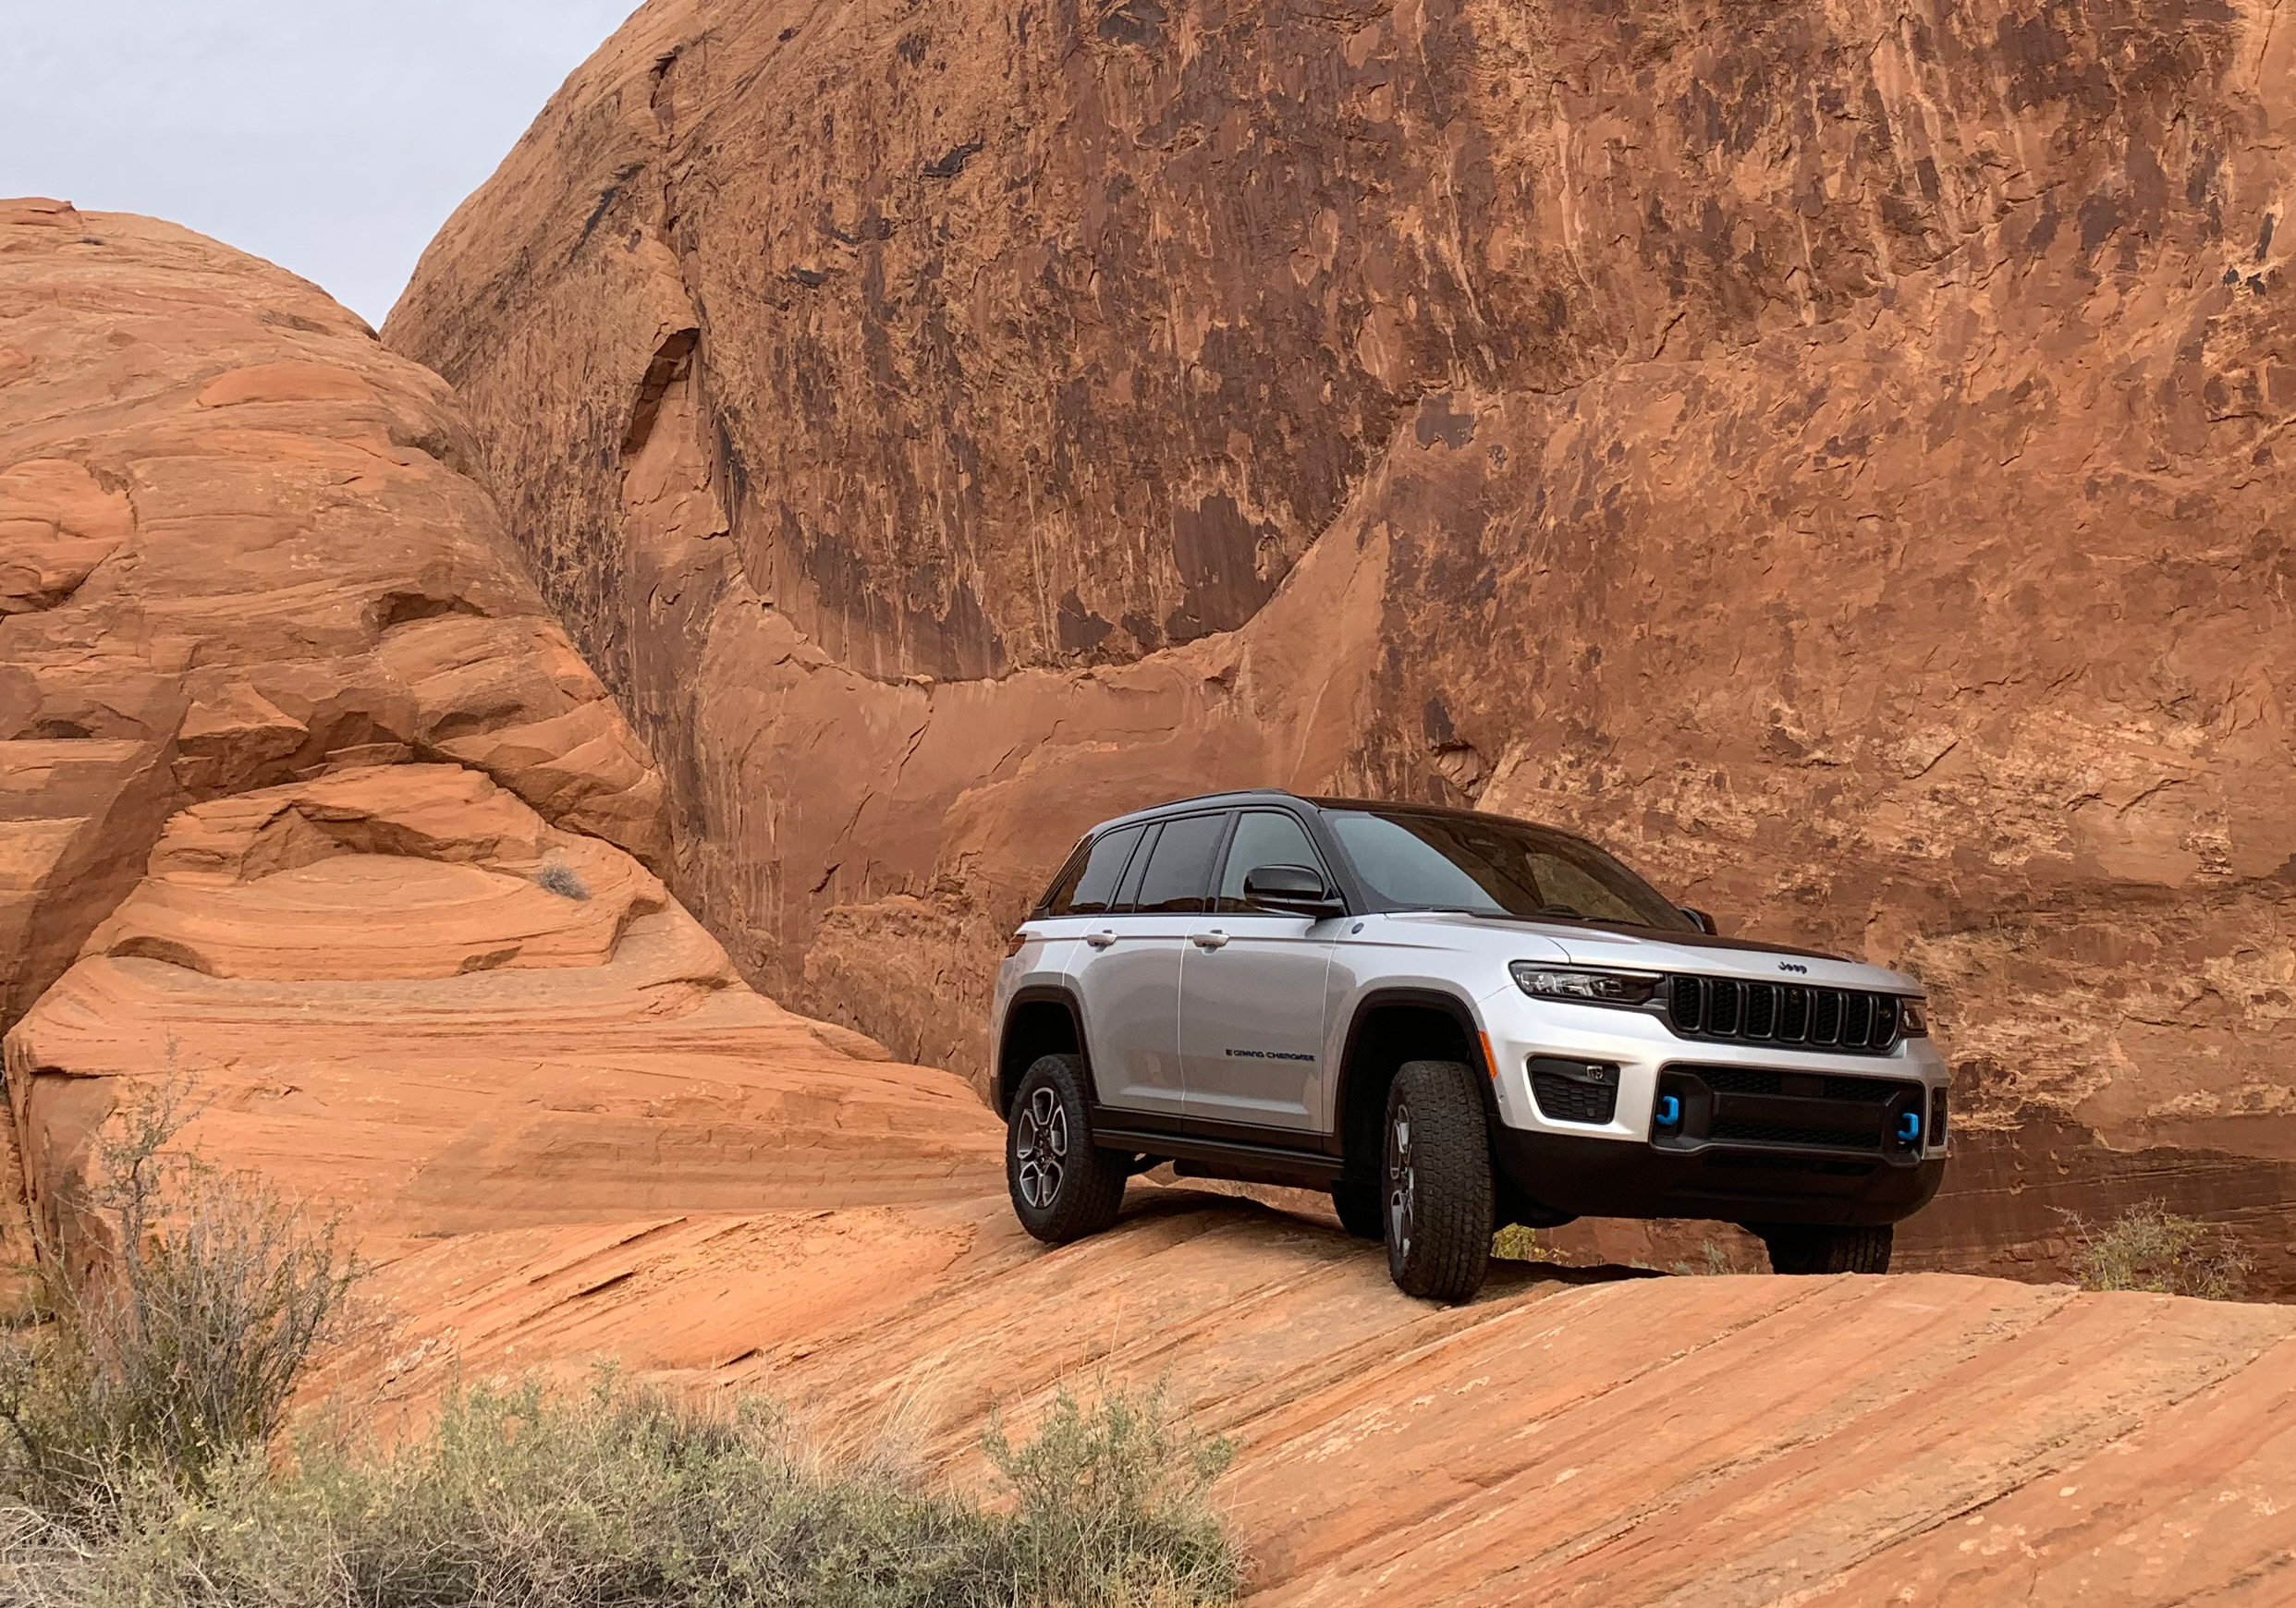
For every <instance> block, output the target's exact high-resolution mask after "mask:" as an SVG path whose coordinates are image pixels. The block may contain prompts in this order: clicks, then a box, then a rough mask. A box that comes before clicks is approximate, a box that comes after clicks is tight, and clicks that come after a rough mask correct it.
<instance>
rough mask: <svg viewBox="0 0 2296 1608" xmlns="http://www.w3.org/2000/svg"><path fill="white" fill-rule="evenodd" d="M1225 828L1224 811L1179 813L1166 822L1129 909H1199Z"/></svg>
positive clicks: (1207, 890)
mask: <svg viewBox="0 0 2296 1608" xmlns="http://www.w3.org/2000/svg"><path fill="white" fill-rule="evenodd" d="M1226 832H1227V816H1226V815H1224V814H1223V815H1183V816H1181V817H1180V818H1179V820H1178V821H1167V822H1165V823H1164V831H1163V832H1162V833H1161V834H1158V835H1157V837H1156V846H1155V848H1154V851H1153V852H1151V853H1150V855H1149V857H1148V871H1147V874H1146V875H1144V876H1142V878H1141V882H1140V894H1139V897H1138V901H1137V902H1136V903H1135V904H1134V905H1133V907H1132V908H1134V909H1135V910H1138V911H1140V912H1141V913H1142V914H1143V915H1146V914H1150V913H1169V912H1173V911H1186V910H1201V909H1203V907H1204V895H1206V894H1208V893H1209V892H1211V888H1212V861H1213V858H1214V857H1215V855H1217V854H1218V853H1219V851H1220V838H1221V836H1222V835H1223V834H1226Z"/></svg>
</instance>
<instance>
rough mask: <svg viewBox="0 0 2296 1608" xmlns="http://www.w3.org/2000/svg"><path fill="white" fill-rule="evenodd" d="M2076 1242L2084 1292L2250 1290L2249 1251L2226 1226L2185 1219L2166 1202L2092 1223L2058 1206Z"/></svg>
mask: <svg viewBox="0 0 2296 1608" xmlns="http://www.w3.org/2000/svg"><path fill="white" fill-rule="evenodd" d="M2058 1212H2059V1214H2060V1215H2062V1216H2063V1217H2064V1219H2065V1223H2066V1226H2067V1227H2068V1229H2069V1230H2070V1232H2071V1235H2072V1241H2073V1279H2074V1282H2076V1283H2077V1284H2079V1285H2081V1287H2082V1289H2084V1290H2151V1291H2153V1292H2155V1293H2156V1294H2159V1295H2168V1296H2199V1297H2204V1298H2205V1299H2208V1300H2212V1301H2236V1300H2239V1299H2240V1298H2241V1296H2242V1295H2243V1294H2245V1293H2246V1291H2247V1288H2248V1274H2249V1261H2248V1256H2247V1253H2246V1252H2245V1251H2243V1250H2241V1248H2240V1246H2239V1245H2238V1244H2237V1243H2236V1242H2235V1241H2234V1240H2233V1239H2232V1237H2231V1236H2229V1235H2228V1234H2226V1233H2225V1232H2224V1231H2223V1230H2222V1229H2219V1228H2216V1227H2213V1226H2212V1225H2210V1224H2206V1223H2204V1222H2202V1221H2201V1220H2200V1219H2198V1218H2196V1217H2182V1216H2179V1215H2178V1214H2177V1213H2176V1212H2171V1211H2169V1210H2168V1204H2167V1202H2165V1201H2161V1200H2146V1201H2143V1202H2141V1203H2139V1204H2137V1205H2134V1206H2131V1207H2130V1208H2128V1209H2127V1210H2126V1211H2124V1212H2121V1213H2120V1214H2119V1216H2118V1217H2115V1218H2114V1219H2113V1220H2112V1221H2111V1222H2110V1223H2108V1224H2102V1225H2099V1224H2094V1223H2091V1222H2090V1221H2089V1220H2088V1219H2087V1218H2085V1217H2083V1216H2082V1214H2081V1213H2080V1212H2070V1211H2066V1210H2065V1209H2064V1208H2062V1207H2059V1208H2058Z"/></svg>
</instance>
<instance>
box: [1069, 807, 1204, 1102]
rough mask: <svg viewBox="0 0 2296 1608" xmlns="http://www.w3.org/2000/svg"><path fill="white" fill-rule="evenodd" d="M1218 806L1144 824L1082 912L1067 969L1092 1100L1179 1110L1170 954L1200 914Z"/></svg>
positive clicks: (1181, 947) (1182, 946)
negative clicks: (1114, 881) (1121, 869)
mask: <svg viewBox="0 0 2296 1608" xmlns="http://www.w3.org/2000/svg"><path fill="white" fill-rule="evenodd" d="M1148 833H1149V835H1148V839H1147V841H1146V842H1144V843H1142V845H1141V847H1140V849H1139V852H1137V853H1136V854H1134V855H1133V856H1132V863H1131V866H1130V870H1128V871H1126V872H1125V875H1124V885H1123V887H1122V888H1120V889H1119V890H1118V893H1117V897H1116V898H1115V900H1114V901H1112V905H1111V908H1110V910H1109V912H1108V914H1107V915H1106V916H1105V917H1104V918H1103V919H1101V920H1096V921H1091V922H1087V923H1086V925H1085V929H1084V932H1083V934H1082V936H1083V945H1082V947H1081V949H1080V950H1079V951H1078V952H1077V954H1078V956H1079V957H1078V958H1077V959H1076V960H1075V961H1074V962H1073V963H1072V966H1071V970H1070V976H1072V977H1073V978H1074V979H1075V980H1076V984H1077V992H1078V993H1079V994H1080V995H1081V998H1082V1001H1083V1005H1084V1034H1085V1041H1086V1042H1087V1044H1088V1045H1089V1046H1090V1048H1091V1052H1092V1062H1093V1082H1094V1083H1095V1084H1096V1085H1097V1087H1098V1091H1099V1097H1100V1101H1101V1103H1103V1104H1104V1105H1108V1106H1112V1107H1115V1108H1117V1109H1118V1110H1121V1111H1136V1112H1147V1113H1153V1114H1155V1115H1163V1116H1175V1117H1176V1116H1179V1115H1181V1104H1182V1098H1183V1091H1184V1089H1185V1078H1184V1076H1183V1074H1182V1070H1181V1065H1180V1048H1179V989H1180V956H1181V954H1182V952H1183V951H1185V950H1186V949H1187V948H1188V937H1189V933H1190V932H1191V930H1192V929H1193V927H1194V925H1195V923H1196V922H1197V921H1198V920H1201V919H1202V917H1203V910H1204V906H1205V903H1206V895H1207V893H1208V891H1209V889H1210V887H1211V883H1212V870H1213V862H1214V860H1215V859H1216V858H1217V857H1218V851H1219V847H1220V839H1221V838H1222V837H1223V836H1224V835H1225V834H1226V833H1227V815H1226V814H1225V813H1216V814H1210V815H1183V816H1180V817H1179V818H1178V819H1176V820H1171V821H1166V822H1160V823H1158V824H1156V825H1154V826H1151V827H1150V828H1149V829H1148Z"/></svg>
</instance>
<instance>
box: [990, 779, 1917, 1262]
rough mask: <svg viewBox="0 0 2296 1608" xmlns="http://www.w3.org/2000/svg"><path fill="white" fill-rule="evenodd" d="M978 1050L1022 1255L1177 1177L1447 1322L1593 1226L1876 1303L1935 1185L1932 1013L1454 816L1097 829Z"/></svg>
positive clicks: (1502, 822) (1111, 1217)
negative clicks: (1321, 1225) (1660, 1223)
mask: <svg viewBox="0 0 2296 1608" xmlns="http://www.w3.org/2000/svg"><path fill="white" fill-rule="evenodd" d="M990 1042H992V1043H993V1044H995V1046H996V1072H995V1102H996V1107H997V1111H998V1114H999V1115H1002V1116H1004V1117H1005V1118H1006V1119H1007V1122H1008V1141H1007V1146H1006V1172H1007V1176H1008V1181H1009V1183H1010V1185H1011V1188H1012V1202H1013V1209H1014V1211H1015V1212H1018V1213H1019V1215H1020V1221H1021V1223H1022V1224H1023V1225H1024V1226H1026V1227H1027V1229H1028V1230H1029V1232H1030V1233H1032V1234H1033V1235H1035V1236H1037V1237H1038V1238H1039V1239H1044V1240H1047V1241H1051V1242H1053V1243H1065V1242H1067V1241H1069V1240H1071V1239H1075V1238H1078V1237H1080V1236H1083V1235H1087V1234H1093V1233H1096V1232H1098V1231H1099V1230H1101V1229H1103V1228H1105V1227H1107V1226H1108V1225H1109V1224H1111V1223H1113V1222H1114V1221H1115V1219H1116V1215H1117V1208H1118V1206H1119V1205H1120V1204H1121V1203H1122V1200H1123V1197H1124V1184H1125V1180H1126V1179H1127V1178H1128V1177H1130V1176H1131V1175H1133V1174H1135V1173H1139V1172H1142V1171H1145V1170H1146V1169H1147V1168H1149V1167H1151V1166H1154V1165H1155V1164H1157V1163H1160V1162H1166V1161H1168V1162H1171V1163H1174V1164H1175V1168H1176V1170H1177V1171H1178V1172H1179V1173H1182V1174H1185V1175H1189V1176H1197V1177H1217V1178H1236V1179H1241V1180H1244V1181H1246V1182H1252V1183H1266V1184H1286V1185H1292V1186H1295V1187H1301V1188H1314V1189H1328V1190H1329V1191H1330V1192H1331V1198H1332V1201H1333V1203H1334V1205H1335V1206H1336V1207H1337V1210H1338V1213H1339V1220H1340V1222H1341V1223H1343V1224H1346V1226H1347V1228H1348V1229H1349V1231H1350V1232H1351V1233H1354V1234H1357V1235H1360V1236H1363V1237H1364V1238H1367V1239H1378V1238H1385V1240H1386V1245H1387V1263H1388V1268H1389V1271H1390V1272H1391V1273H1393V1274H1394V1277H1395V1282H1396V1283H1397V1285H1399V1286H1401V1287H1402V1288H1403V1289H1404V1290H1405V1291H1407V1292H1409V1293H1410V1294H1411V1295H1415V1296H1424V1297H1435V1298H1439V1299H1447V1300H1461V1299H1464V1298H1466V1297H1468V1296H1471V1295H1472V1294H1473V1293H1474V1291H1475V1290H1476V1289H1477V1288H1478V1287H1479V1286H1480V1285H1482V1283H1483V1276H1484V1265H1485V1262H1486V1261H1487V1260H1488V1258H1489V1255H1490V1249H1491V1236H1492V1231H1493V1229H1494V1228H1495V1227H1496V1225H1498V1224H1506V1223H1521V1224H1531V1225H1533V1226H1552V1225H1554V1224H1561V1223H1567V1222H1569V1220H1570V1219H1571V1218H1573V1217H1575V1216H1579V1215H1582V1214H1584V1215H1594V1216H1608V1217H1693V1218H1710V1219H1718V1220H1721V1221H1724V1222H1730V1223H1739V1224H1744V1225H1745V1226H1746V1227H1747V1228H1748V1229H1750V1230H1751V1231H1752V1232H1753V1233H1754V1234H1756V1235H1759V1236H1761V1237H1762V1239H1763V1240H1764V1241H1765V1243H1766V1244H1767V1245H1768V1247H1769V1251H1770V1261H1771V1265H1772V1266H1773V1267H1775V1268H1776V1269H1777V1271H1779V1272H1780V1273H1846V1272H1862V1273H1881V1272H1885V1271H1887V1268H1888V1265H1889V1241H1890V1225H1891V1224H1894V1223H1896V1222H1898V1221H1899V1219H1901V1218H1904V1217H1907V1216H1910V1215H1911V1214H1912V1213H1913V1212H1917V1211H1919V1210H1920V1209H1921V1208H1922V1207H1923V1206H1924V1205H1925V1204H1926V1203H1927V1202H1928V1200H1929V1199H1930V1197H1931V1196H1933V1195H1935V1194H1936V1191H1937V1185H1938V1182H1939V1179H1940V1178H1941V1176H1942V1175H1943V1173H1944V1170H1945V1155H1946V1149H1945V1142H1946V1081H1947V1068H1946V1065H1945V1062H1944V1060H1943V1058H1942V1057H1940V1056H1939V1054H1938V1053H1937V1051H1936V1048H1935V1047H1934V1046H1933V1045H1932V1044H1931V1042H1930V1041H1929V1038H1928V1037H1927V1031H1926V1026H1925V1023H1924V1002H1923V993H1922V988H1921V985H1920V984H1919V983H1917V982H1915V981H1913V980H1912V979H1911V978H1909V977H1905V976H1902V975H1900V974H1899V973H1897V972H1894V971H1887V970H1884V969H1882V968H1878V967H1874V966H1865V965H1861V964H1859V963H1858V962H1855V961H1850V960H1844V959H1841V958H1839V957H1838V956H1830V955H1818V954H1813V953H1810V952H1808V951H1805V950H1799V949H1781V948H1778V947H1776V946H1774V945H1770V944H1751V943H1742V942H1737V941H1733V940H1729V939H1724V938H1720V937H1717V936H1716V935H1715V931H1714V923H1713V921H1712V920H1709V919H1708V918H1706V917H1705V916H1704V915H1702V914H1700V913H1699V912H1697V911H1694V910H1685V909H1680V908H1677V907H1676V906H1674V905H1673V904H1671V903H1670V902H1668V901H1667V899H1666V898H1664V897H1663V896H1662V895H1659V894H1658V893H1657V892H1656V891H1655V889H1653V888H1652V887H1651V886H1650V884H1649V883H1645V882H1644V881H1643V879H1642V878H1641V877H1639V876H1637V875H1636V874H1635V873H1634V872H1632V871H1629V870H1628V869H1627V868H1626V867H1625V866H1624V865H1622V864H1620V863H1619V862H1618V860H1617V859H1613V858H1612V857H1611V856H1610V855H1608V854H1606V853H1605V852H1604V851H1603V850H1601V849H1600V848H1597V847H1594V845H1593V844H1591V843H1588V842H1586V841H1585V840H1584V839H1582V838H1578V837H1573V836H1571V835H1569V834H1567V833H1562V832H1557V831H1554V830H1552V829H1551V828H1547V827H1541V826H1533V825H1530V824H1527V823H1525V822H1520V821H1511V820H1508V819H1506V818H1505V817H1502V816H1496V815H1484V814H1477V813H1473V812H1471V811H1467V810H1438V809H1433V808H1427V807H1423V806H1417V805H1399V804H1374V803H1364V802H1361V801H1356V800H1350V799H1339V798H1296V797H1294V796H1292V795H1290V794H1288V793H1276V792H1262V793H1228V794H1220V795H1216V796H1214V797H1210V798H1194V799H1190V800H1188V801H1186V802H1184V803H1179V804H1169V805H1166V806H1163V807H1162V808H1159V809H1155V810H1143V811H1142V812H1140V813H1138V814H1135V815H1127V816H1124V817H1122V818H1121V819H1118V820H1116V821H1111V822H1106V823H1105V824H1103V825H1101V826H1099V827H1096V828H1094V829H1093V832H1092V833H1091V834H1089V835H1088V836H1086V838H1085V839H1084V841H1083V842H1082V843H1081V844H1079V845H1078V846H1077V848H1076V852H1075V853H1074V854H1073V855H1071V856H1070V857H1069V861H1068V863H1067V864H1066V865H1065V866H1063V867H1062V868H1061V871H1060V874H1059V875H1058V876H1057V877H1056V878H1055V879H1054V881H1053V884H1052V887H1051V889H1050V890H1049V891H1048V892H1047V893H1046V894H1045V895H1044V899H1043V900H1042V901H1041V902H1040V903H1039V904H1038V906H1037V908H1036V909H1035V910H1034V911H1033V912H1032V914H1031V915H1030V917H1029V919H1028V920H1027V921H1026V922H1025V923H1024V924H1023V925H1022V926H1021V928H1020V931H1019V932H1017V933H1015V934H1014V937H1013V943H1012V947H1011V950H1010V952H1009V953H1008V956H1006V959H1005V963H1004V966H1003V968H1001V969H1000V970H999V971H998V973H997V978H996V996H995V1008H994V1014H993V1017H992V1018H991V1022H990Z"/></svg>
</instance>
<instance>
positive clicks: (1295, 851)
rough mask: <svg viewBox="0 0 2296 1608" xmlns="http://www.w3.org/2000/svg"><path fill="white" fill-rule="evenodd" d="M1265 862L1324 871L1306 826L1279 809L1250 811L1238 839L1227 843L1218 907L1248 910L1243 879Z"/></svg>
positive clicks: (1238, 825) (1239, 828)
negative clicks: (1225, 864) (1225, 867)
mask: <svg viewBox="0 0 2296 1608" xmlns="http://www.w3.org/2000/svg"><path fill="white" fill-rule="evenodd" d="M1264 865H1303V866H1306V867H1307V868H1308V869H1309V870H1311V871H1322V870H1323V869H1324V862H1323V861H1322V860H1321V859H1318V858H1317V856H1316V853H1315V848H1314V846H1313V844H1311V843H1309V842H1308V834H1307V829H1306V828H1305V827H1303V826H1301V824H1300V822H1298V821H1297V820H1295V819H1293V818H1292V816H1291V815H1290V814H1288V812H1286V811H1283V810H1246V811H1244V813H1243V815H1242V817H1241V818H1240V820H1238V821H1237V822H1236V836H1235V840H1234V841H1233V842H1231V843H1230V844H1229V845H1228V846H1227V870H1226V871H1223V872H1221V873H1220V897H1219V903H1218V905H1217V907H1216V908H1218V909H1220V910H1222V911H1224V912H1233V911H1240V910H1249V909H1251V908H1252V907H1251V906H1250V905H1249V904H1247V903H1245V901H1244V878H1246V877H1248V876H1250V875H1251V874H1252V872H1253V871H1257V870H1259V868H1260V867H1262V866H1264Z"/></svg>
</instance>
